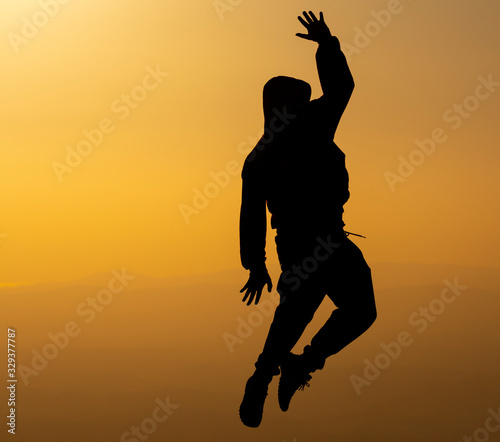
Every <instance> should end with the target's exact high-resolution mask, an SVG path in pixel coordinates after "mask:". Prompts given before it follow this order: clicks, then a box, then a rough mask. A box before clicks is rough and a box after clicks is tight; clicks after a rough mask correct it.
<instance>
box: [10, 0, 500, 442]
mask: <svg viewBox="0 0 500 442" xmlns="http://www.w3.org/2000/svg"><path fill="white" fill-rule="evenodd" d="M236 3H238V2H233V6H230V4H229V3H228V2H226V1H222V2H218V3H217V2H212V1H210V0H209V1H200V0H190V1H184V2H182V1H175V2H173V1H160V0H149V1H147V2H137V1H130V0H122V1H120V2H118V1H115V0H112V1H106V2H97V1H94V0H87V1H85V2H83V1H77V0H74V1H70V2H68V3H67V4H65V5H60V6H59V10H58V11H55V12H53V13H52V15H53V17H50V18H49V19H48V20H47V23H46V25H45V26H42V27H40V28H39V29H38V32H37V33H36V35H34V36H33V37H32V38H28V39H27V40H26V43H23V44H20V45H19V46H16V45H13V44H12V38H13V37H12V34H11V33H16V34H18V35H22V27H23V23H25V21H24V20H26V19H27V20H30V21H32V20H33V18H34V16H36V14H39V16H41V15H40V11H43V9H42V7H41V4H43V2H37V1H31V0H30V1H28V0H16V1H14V0H3V1H2V2H1V6H0V8H1V9H0V29H1V34H2V35H3V36H4V38H3V39H2V44H1V46H0V50H1V53H2V60H3V63H2V68H1V69H0V85H1V86H0V87H1V105H0V119H1V121H2V131H1V133H0V146H1V152H2V161H1V162H0V180H1V183H0V184H1V187H2V189H4V191H3V192H2V193H1V194H0V205H1V207H2V215H3V216H2V218H1V222H0V234H1V235H0V255H1V257H2V264H1V268H2V272H1V279H0V285H1V287H2V288H1V290H0V296H2V305H3V308H2V313H1V314H0V315H1V324H2V327H3V328H4V330H5V329H6V327H8V326H10V327H14V328H16V330H17V332H18V338H17V339H18V342H17V345H18V363H19V364H22V365H25V366H28V367H29V366H30V364H31V360H32V358H33V354H34V353H33V351H41V350H42V349H43V348H44V346H45V345H46V344H47V343H50V342H51V341H50V339H49V338H48V333H56V332H59V331H61V330H63V329H64V327H65V324H67V323H68V322H69V321H75V322H77V324H79V326H80V328H81V330H82V332H81V333H80V334H79V335H78V336H77V337H75V338H72V339H71V341H70V343H69V345H68V346H67V347H66V348H65V349H63V350H61V351H60V353H59V354H58V356H57V357H56V358H55V359H53V360H51V361H50V362H49V363H48V365H47V367H46V368H44V369H43V370H42V371H41V372H40V373H39V374H38V375H37V376H36V377H35V376H33V377H30V378H29V380H28V382H27V383H21V381H19V384H18V399H19V402H18V407H17V408H18V432H17V433H18V434H17V435H16V437H17V439H18V440H20V441H29V442H31V441H42V442H43V441H70V440H71V441H80V440H81V441H84V440H97V441H103V442H107V441H113V440H116V441H119V440H121V438H122V434H123V433H124V432H125V431H127V430H128V429H129V428H130V427H131V426H132V425H138V424H140V423H141V422H142V421H143V419H145V418H147V417H150V416H151V412H152V410H153V409H154V408H155V406H156V405H155V399H157V398H161V399H164V398H165V397H166V396H170V397H171V400H172V402H173V403H176V404H178V405H179V408H178V409H177V410H175V411H174V413H173V414H172V415H171V416H170V417H169V419H168V420H167V421H166V422H164V423H161V424H159V425H158V428H157V430H156V431H155V432H153V433H152V434H151V435H148V436H147V439H148V440H151V441H154V440H158V441H159V440H175V441H197V440H214V441H226V440H227V441H233V440H245V441H246V440H248V441H251V440H265V441H280V442H281V441H284V440H286V441H293V440H294V439H295V440H296V442H302V441H309V440H312V441H315V440H318V441H323V440H325V441H326V440H343V441H365V440H366V441H372V440H384V441H399V440H408V441H420V440H426V441H429V440H430V441H434V440H435V441H443V440H450V441H455V440H459V439H460V438H461V437H462V436H463V435H467V434H469V435H472V433H473V432H474V430H476V429H477V428H479V427H481V426H483V424H484V421H485V419H486V418H487V416H488V413H487V410H488V409H489V408H490V407H491V408H493V409H495V410H498V407H499V406H500V395H499V393H500V385H499V382H498V379H497V378H498V376H497V374H498V369H499V368H500V360H499V357H498V356H497V355H496V353H497V352H496V343H497V342H498V338H500V332H499V328H498V324H497V322H498V321H497V313H496V312H497V311H498V308H499V307H500V299H499V298H498V295H499V293H498V291H499V290H498V287H499V282H500V277H499V276H498V274H499V272H498V268H499V266H500V255H499V253H498V248H499V245H500V234H499V229H498V218H499V216H498V215H499V208H498V201H499V196H500V187H499V179H498V169H499V166H500V153H499V149H498V147H499V146H498V110H499V100H500V98H499V97H500V91H498V90H497V91H495V92H493V93H491V96H490V97H489V98H487V99H484V100H480V101H479V106H478V107H477V109H475V110H474V111H472V112H470V116H468V117H467V118H462V117H461V120H460V121H459V123H457V125H456V126H452V124H450V122H449V121H446V120H445V119H444V117H443V115H444V113H445V112H446V111H447V110H448V109H453V107H454V106H455V105H456V104H460V105H461V104H463V103H464V100H465V101H466V100H467V97H469V96H471V95H473V94H474V92H475V90H476V87H477V86H478V84H479V80H478V77H480V76H483V77H485V78H487V77H488V76H489V75H490V74H491V75H492V76H493V79H494V80H495V81H500V57H499V55H500V54H499V52H500V51H499V45H500V34H499V33H498V28H499V24H500V23H499V22H500V20H499V17H500V6H499V5H498V4H497V3H494V2H471V1H465V0H455V1H451V0H447V1H440V2H432V1H430V0H428V1H426V0H414V1H408V0H404V1H402V2H400V3H399V5H400V6H399V10H400V11H401V12H400V13H399V14H397V15H392V16H391V20H390V23H389V24H388V25H387V26H386V27H383V28H380V27H379V28H380V29H379V32H378V31H377V28H376V27H373V24H372V25H370V22H373V21H374V20H375V19H374V15H373V14H374V13H378V12H379V11H381V10H383V9H387V6H388V2H386V1H379V0H373V1H368V0H364V1H361V2H355V3H353V2H337V3H332V2H327V1H310V2H304V1H275V2H272V3H271V2H264V1H262V0H255V1H249V0H247V1H242V2H240V3H239V4H236ZM397 3H398V2H396V4H397ZM222 4H226V6H227V8H226V9H225V10H223V11H222V12H221V11H220V10H219V12H217V5H222ZM389 4H394V2H389ZM303 9H307V10H313V11H315V12H316V11H319V10H322V11H323V12H324V14H325V19H326V22H327V24H328V25H329V27H330V29H331V31H332V33H333V34H334V35H337V36H338V37H339V39H340V40H341V42H342V46H343V49H344V52H346V53H348V54H349V61H350V67H351V70H352V72H353V76H354V78H355V81H356V89H355V91H354V94H353V96H352V98H351V101H350V103H349V106H348V108H347V110H346V112H345V114H344V116H343V119H342V121H341V124H340V126H339V129H338V131H337V135H336V138H335V140H336V142H337V144H338V145H339V146H340V148H341V149H342V150H343V151H344V152H345V153H346V161H347V167H348V170H349V173H350V179H351V181H350V190H351V199H350V200H349V202H348V203H347V204H346V206H345V210H346V213H345V218H344V220H345V222H346V229H347V230H349V231H353V232H356V233H361V234H363V235H365V236H367V239H358V238H356V239H355V242H356V243H357V244H358V245H359V246H360V247H361V249H362V250H363V252H364V254H365V257H366V259H367V261H368V262H369V264H370V265H371V267H372V271H373V275H374V282H375V288H376V295H377V301H378V306H379V311H380V315H379V319H378V321H377V323H376V324H375V325H374V326H373V328H372V329H370V331H369V332H368V333H367V334H366V335H365V336H363V337H362V338H360V339H359V340H358V341H356V343H355V344H353V345H352V346H351V347H349V348H348V349H346V350H344V351H343V352H342V353H341V354H339V356H338V357H336V360H335V362H330V363H329V365H327V369H325V370H324V371H323V372H322V373H321V374H318V376H317V378H316V379H317V380H316V379H314V381H315V382H314V384H312V387H311V388H310V389H308V390H307V392H306V393H304V394H302V393H301V394H300V396H301V397H299V398H298V399H295V398H294V402H295V403H292V408H291V409H290V411H289V412H288V413H287V414H282V413H281V412H280V411H279V409H278V407H277V403H276V402H277V401H276V400H275V398H274V393H275V392H274V391H271V392H270V396H269V399H268V403H267V405H266V410H265V413H266V415H265V417H264V421H263V424H262V426H261V427H260V428H259V429H258V430H251V429H247V428H245V427H243V425H242V424H241V423H240V422H239V418H238V415H237V409H238V406H239V402H240V400H241V395H242V393H243V387H244V382H245V381H246V378H247V377H248V376H249V375H250V374H251V371H252V364H253V362H254V360H255V358H256V356H257V354H258V353H259V351H260V348H261V346H262V343H263V339H264V338H265V333H266V332H267V328H268V325H269V322H270V321H271V316H270V315H267V316H265V318H264V320H263V324H262V325H259V326H258V327H255V330H254V332H253V333H252V334H251V336H249V337H248V338H245V342H244V343H243V344H241V345H240V344H238V345H237V346H236V347H235V351H234V352H233V353H231V352H230V351H229V349H228V346H227V345H226V343H225V342H224V340H223V338H222V336H223V334H224V333H232V334H236V330H237V327H238V324H239V322H238V318H243V319H247V318H248V315H249V314H250V313H251V312H252V311H255V312H259V310H258V309H257V308H256V307H255V306H253V307H246V306H245V305H243V304H242V303H241V302H240V296H239V293H238V291H239V289H240V287H241V286H242V285H243V284H244V283H245V281H246V277H247V275H246V273H245V271H243V270H242V269H240V268H239V250H238V216H239V203H240V190H241V182H240V178H239V173H238V174H236V175H231V176H230V179H229V180H228V182H227V185H225V186H224V187H221V186H219V188H218V189H217V192H216V193H217V196H216V197H214V198H209V199H208V204H207V205H206V207H205V208H203V209H201V210H200V211H199V213H198V214H196V215H192V216H191V217H189V222H186V220H185V218H184V217H183V215H182V213H181V210H180V207H182V205H190V206H192V205H193V198H194V197H195V194H196V192H197V190H199V191H202V192H203V191H204V189H206V188H207V185H208V186H210V183H212V182H213V178H212V177H211V175H210V173H211V172H215V173H217V172H219V171H221V170H225V169H226V167H227V166H228V164H231V165H232V166H234V167H236V166H237V167H239V168H241V165H242V163H243V160H244V158H245V155H246V152H248V150H249V149H250V148H251V147H253V145H254V144H255V139H256V138H258V137H259V136H260V134H261V130H262V126H263V115H262V105H261V94H262V86H263V85H264V83H265V82H266V81H267V80H268V79H269V78H270V77H273V76H275V75H289V76H294V77H297V78H301V79H304V80H306V81H308V82H310V84H311V85H312V87H313V97H314V98H316V97H318V96H319V95H321V90H320V87H319V81H318V79H317V73H316V66H315V62H314V53H315V50H316V44H315V43H312V42H308V41H305V40H301V39H298V38H297V37H295V35H294V34H295V33H296V32H303V28H302V26H301V25H300V23H299V22H298V21H297V19H296V16H297V15H298V14H299V13H300V12H301V11H302V10H303ZM42 15H43V14H42ZM366 26H368V29H367V28H366ZM370 26H371V27H370ZM359 29H361V30H365V29H366V31H371V32H372V33H373V36H372V37H370V38H369V41H365V42H364V44H363V46H364V47H363V48H359V46H360V45H359V43H360V41H359ZM356 44H358V49H357V50H356V51H353V50H352V47H353V46H355V45H356ZM349 48H351V49H349ZM157 66H159V68H160V70H161V71H164V72H168V73H169V75H168V77H167V78H165V79H164V80H163V81H162V82H161V83H160V84H159V85H158V87H157V88H156V89H154V90H152V91H149V92H148V94H147V96H146V97H145V98H144V100H143V101H141V102H139V103H136V105H134V107H135V108H134V109H130V112H129V114H128V115H127V117H126V118H124V119H120V115H121V114H119V113H117V112H115V111H114V110H113V109H114V108H113V107H112V106H113V105H112V104H113V103H114V102H115V101H116V100H120V99H121V97H122V94H130V92H131V90H132V89H133V88H134V87H136V86H138V85H140V84H142V81H143V78H144V76H145V75H146V74H147V68H148V67H151V68H153V69H154V68H155V67H157ZM467 103H469V104H470V103H473V101H470V100H469V101H467ZM449 112H453V115H457V114H455V113H454V111H449ZM102 118H109V119H110V120H111V121H112V122H113V124H114V130H113V132H112V133H110V134H107V135H105V136H104V138H103V142H102V143H101V144H100V145H99V146H96V147H94V149H93V151H92V153H91V154H90V155H88V156H87V157H85V158H83V160H82V162H81V164H80V165H79V166H78V167H75V168H74V169H73V171H72V172H71V173H67V174H64V175H63V179H62V181H61V180H59V179H58V178H57V176H56V174H55V173H54V170H53V163H54V162H60V163H63V162H64V161H65V157H66V147H67V146H70V147H72V148H75V147H76V145H77V144H78V142H80V141H81V140H82V139H84V136H83V134H82V131H84V130H93V129H95V128H97V127H98V125H99V121H100V120H101V119H102ZM455 121H458V120H455ZM435 128H441V129H443V131H444V133H445V135H446V141H445V142H443V143H437V145H436V149H435V152H434V153H433V154H431V155H429V156H425V157H422V158H425V160H424V161H423V163H422V164H421V165H419V166H417V167H415V170H414V171H413V173H411V174H410V175H409V176H407V177H406V178H405V179H404V182H399V183H396V184H395V185H394V186H393V188H391V186H390V185H389V184H388V181H387V178H386V175H387V172H391V173H398V167H399V165H400V162H401V157H403V158H404V159H406V160H408V159H409V158H410V156H411V155H412V151H414V150H415V149H416V148H417V146H416V144H415V140H420V141H421V140H424V139H428V138H430V137H431V134H432V132H433V130H434V129H435ZM212 187H213V185H212ZM273 235H274V232H271V231H270V232H269V238H268V243H269V247H268V262H269V264H270V270H271V272H272V276H273V280H274V281H275V282H276V281H277V277H278V275H279V272H278V268H277V265H276V263H277V258H276V254H275V251H274V246H273V242H274V241H273ZM122 268H125V269H126V270H127V272H128V273H131V274H133V275H134V276H135V279H134V280H133V281H131V282H130V284H129V286H127V287H126V289H125V290H124V291H123V293H121V294H119V295H115V296H114V298H113V300H112V302H111V303H109V304H108V305H106V306H105V308H103V309H102V311H101V312H99V313H98V314H97V315H96V318H95V320H93V321H91V322H90V323H86V322H85V321H84V317H83V316H81V315H78V314H77V313H76V309H77V306H79V305H80V304H81V303H82V302H86V299H87V298H88V297H89V296H90V297H93V296H96V293H97V292H99V290H100V289H102V288H105V287H106V286H107V284H108V281H109V279H110V278H111V274H110V272H111V271H112V269H122ZM454 278H457V279H458V281H459V282H460V283H461V284H465V285H467V289H466V291H465V292H464V296H462V297H460V298H458V299H457V302H455V303H453V304H450V305H448V306H447V310H446V312H443V314H442V315H439V320H436V321H435V322H433V323H432V327H430V326H429V328H428V330H427V331H425V333H422V335H420V334H419V333H417V332H416V330H415V328H413V329H412V327H411V325H409V323H408V317H409V315H410V314H411V313H412V312H415V311H417V310H418V309H419V308H420V306H426V305H428V304H429V302H430V301H431V300H432V299H434V298H436V297H438V296H439V293H440V291H441V290H442V288H443V281H444V280H445V279H448V280H453V279H454ZM465 293H467V295H465ZM266 296H267V295H266ZM263 299H267V298H263ZM323 307H324V308H323ZM329 309H331V305H325V306H322V310H321V311H320V312H318V315H317V318H315V321H318V324H320V322H321V321H322V320H323V319H324V318H325V317H326V316H325V315H328V310H329ZM261 316H262V313H261ZM313 328H314V327H313ZM403 330H408V331H412V336H413V337H414V338H415V342H414V344H412V346H411V347H408V348H407V349H405V350H404V352H403V353H402V355H401V356H400V357H399V358H397V359H396V360H394V361H393V362H392V364H391V366H390V367H389V368H388V369H387V370H384V371H383V373H382V374H381V375H380V378H379V379H377V380H376V381H375V382H374V383H373V385H372V386H370V387H368V388H367V389H366V392H363V394H362V395H361V396H359V397H358V396H357V395H356V393H355V392H354V390H353V388H352V386H351V383H350V381H349V376H350V374H351V373H356V374H360V373H362V370H363V367H364V365H363V361H364V360H365V359H369V360H373V359H374V357H375V356H376V355H377V354H378V353H379V352H380V351H381V350H380V347H379V344H380V343H381V342H386V343H387V342H389V341H391V340H394V339H395V338H396V336H397V335H398V333H400V332H401V331H403ZM2 333H4V332H2ZM308 338H310V333H309V334H308V335H307V336H304V342H302V341H301V344H304V343H307V339H308ZM2 342H5V338H4V337H2ZM299 347H300V346H299ZM2 348H6V346H5V345H4V344H2ZM5 353H6V352H4V351H3V352H2V359H1V361H2V364H4V363H5ZM26 384H27V385H26ZM272 385H273V386H272V388H275V385H274V384H272ZM2 402H4V401H3V400H2ZM2 427H4V425H2ZM2 431H4V430H2ZM495 438H497V439H495ZM123 440H127V439H123ZM131 440H133V439H131ZM490 440H500V432H499V433H494V434H491V435H490Z"/></svg>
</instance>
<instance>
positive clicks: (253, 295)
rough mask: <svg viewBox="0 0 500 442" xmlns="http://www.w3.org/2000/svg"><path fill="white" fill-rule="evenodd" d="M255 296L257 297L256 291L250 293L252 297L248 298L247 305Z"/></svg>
mask: <svg viewBox="0 0 500 442" xmlns="http://www.w3.org/2000/svg"><path fill="white" fill-rule="evenodd" d="M253 298H255V292H252V294H251V295H250V298H249V299H248V302H247V305H250V304H251V303H252V301H253Z"/></svg>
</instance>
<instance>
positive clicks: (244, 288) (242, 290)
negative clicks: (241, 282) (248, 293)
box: [240, 282, 248, 293]
mask: <svg viewBox="0 0 500 442" xmlns="http://www.w3.org/2000/svg"><path fill="white" fill-rule="evenodd" d="M247 287H248V282H247V283H246V284H245V286H244V287H243V288H242V289H241V290H240V293H243V292H244V291H245V290H246V288H247Z"/></svg>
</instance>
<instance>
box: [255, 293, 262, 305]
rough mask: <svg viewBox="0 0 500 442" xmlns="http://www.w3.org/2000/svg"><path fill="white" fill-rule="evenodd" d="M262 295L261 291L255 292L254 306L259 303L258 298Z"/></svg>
mask: <svg viewBox="0 0 500 442" xmlns="http://www.w3.org/2000/svg"><path fill="white" fill-rule="evenodd" d="M261 295H262V290H259V291H258V292H257V296H256V297H255V305H257V304H258V303H259V301H260V296H261Z"/></svg>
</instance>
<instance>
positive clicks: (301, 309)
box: [255, 270, 325, 375]
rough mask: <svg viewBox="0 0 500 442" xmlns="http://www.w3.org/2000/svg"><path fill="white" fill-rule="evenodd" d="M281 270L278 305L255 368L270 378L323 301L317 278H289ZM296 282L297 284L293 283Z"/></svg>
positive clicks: (276, 372) (322, 292) (286, 272)
mask: <svg viewBox="0 0 500 442" xmlns="http://www.w3.org/2000/svg"><path fill="white" fill-rule="evenodd" d="M288 272H289V271H288V270H284V271H283V273H282V274H281V276H280V280H279V282H278V292H279V294H280V297H281V302H280V305H278V307H277V308H276V312H275V314H274V319H273V322H272V324H271V327H270V329H269V333H268V335H267V339H266V342H265V344H264V349H263V350H262V353H261V354H260V356H259V358H258V360H257V362H256V364H255V366H256V367H257V369H262V370H265V371H267V372H270V373H272V374H273V375H277V374H279V368H278V367H279V366H280V365H281V363H282V361H283V360H284V358H285V357H287V356H288V354H289V353H290V351H291V350H292V348H293V347H294V346H295V344H296V343H297V341H298V340H299V339H300V337H301V336H302V333H303V332H304V329H305V328H306V327H307V325H308V324H309V323H310V322H311V320H312V318H313V316H314V313H315V312H316V310H317V309H318V307H319V305H320V304H321V302H322V301H323V299H324V297H325V293H324V291H322V289H321V288H320V287H319V286H318V284H317V277H316V276H317V275H314V274H311V275H308V278H307V279H303V280H299V278H294V279H292V278H290V274H291V273H288ZM297 281H300V282H297Z"/></svg>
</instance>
